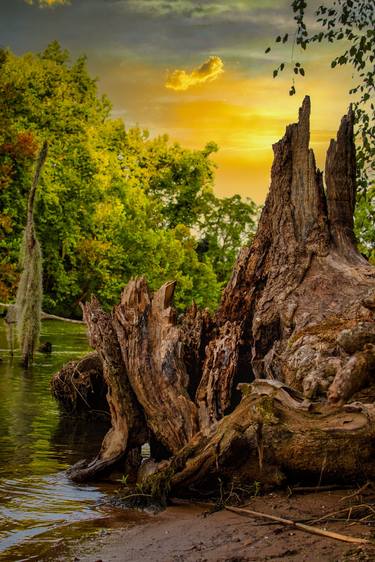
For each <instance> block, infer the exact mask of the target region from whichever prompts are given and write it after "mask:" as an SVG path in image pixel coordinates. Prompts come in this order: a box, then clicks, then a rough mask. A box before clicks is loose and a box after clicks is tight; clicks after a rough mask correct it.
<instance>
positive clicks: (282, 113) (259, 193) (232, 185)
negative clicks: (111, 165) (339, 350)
mask: <svg viewBox="0 0 375 562" xmlns="http://www.w3.org/2000/svg"><path fill="white" fill-rule="evenodd" d="M305 68H306V77H305V78H303V79H300V80H299V81H298V82H297V83H296V88H297V95H295V96H292V97H291V96H289V95H288V90H289V87H290V78H291V77H290V75H289V76H288V75H284V76H282V77H281V78H278V79H273V78H272V76H270V72H268V71H267V72H265V71H264V70H263V71H262V74H260V73H259V75H254V76H251V75H250V77H249V75H244V74H243V73H241V72H239V71H238V72H236V71H234V70H233V69H232V70H231V69H228V64H226V72H225V73H223V74H222V75H221V76H220V79H218V80H216V81H212V82H205V83H199V84H197V85H196V86H195V87H194V88H193V89H189V90H188V91H178V92H175V91H172V90H166V89H165V86H164V83H163V78H162V77H163V71H162V69H160V68H158V67H155V66H154V67H152V66H151V65H146V64H144V63H143V62H140V61H132V62H129V61H127V62H126V64H125V63H124V65H123V66H118V65H117V66H116V67H112V68H111V67H108V64H107V63H106V65H104V63H103V69H100V71H99V75H100V76H101V77H102V78H101V84H102V89H103V91H104V92H107V93H108V94H109V96H110V98H111V99H112V100H113V102H114V105H115V108H116V107H125V108H126V113H123V114H118V113H116V112H115V115H119V116H121V117H123V118H124V120H125V123H126V125H127V126H128V127H129V126H131V125H133V124H138V125H140V126H141V127H144V128H147V129H149V130H150V132H151V134H152V135H153V136H154V135H157V134H168V135H169V136H170V137H171V139H172V140H176V141H178V142H180V143H181V144H182V145H183V146H186V147H189V148H197V149H199V148H203V146H204V145H205V144H206V143H207V142H209V141H215V142H217V144H218V145H219V152H218V154H217V155H215V157H214V158H215V161H216V163H217V165H218V168H217V172H216V186H215V189H216V192H217V193H218V194H220V195H223V196H224V195H225V196H227V195H232V194H234V193H240V194H241V195H243V196H248V197H251V198H253V199H254V200H255V201H256V202H257V203H261V202H263V201H264V199H265V196H266V194H267V191H268V187H269V177H270V169H271V165H272V159H273V152H272V144H274V143H275V142H277V141H278V140H279V139H280V138H281V137H282V136H283V135H284V132H285V127H286V126H287V125H288V124H289V123H293V122H295V121H296V119H297V116H298V108H299V107H300V105H301V103H302V99H303V97H304V96H305V95H306V94H308V95H310V97H311V104H312V114H311V146H312V147H313V149H314V151H315V154H316V159H317V163H318V166H319V167H320V168H323V167H324V160H325V153H326V151H327V148H328V144H329V141H330V139H331V138H333V137H334V136H335V135H336V131H337V129H338V126H339V123H340V119H341V117H342V116H343V115H344V114H345V113H346V111H347V108H348V105H349V102H350V96H349V95H348V94H347V92H348V90H349V88H350V87H351V82H350V81H351V77H350V75H349V71H348V72H347V73H346V74H345V69H342V68H341V69H340V72H335V71H334V70H331V69H330V68H329V61H328V60H325V61H323V62H322V61H321V60H319V61H316V62H312V63H310V64H309V65H307V64H306V65H305ZM128 77H131V80H130V79H129V78H128ZM119 84H120V85H121V87H119ZM124 92H125V93H126V98H124V95H125V94H124Z"/></svg>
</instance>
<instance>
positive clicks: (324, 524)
mask: <svg viewBox="0 0 375 562" xmlns="http://www.w3.org/2000/svg"><path fill="white" fill-rule="evenodd" d="M351 494H353V490H336V491H330V492H320V493H314V494H311V493H309V494H298V495H297V494H293V495H292V496H289V494H287V493H272V494H269V495H267V496H264V497H258V498H254V499H253V500H251V502H249V504H248V505H249V507H250V508H251V509H253V510H258V511H263V512H265V513H269V514H272V515H277V516H282V517H285V518H289V519H294V520H298V521H301V522H309V523H310V524H315V525H317V526H320V527H321V528H325V529H328V530H330V531H336V532H340V533H344V534H347V535H352V536H356V537H363V538H370V539H371V536H372V534H373V529H374V527H372V524H371V523H367V524H366V523H365V521H359V519H360V518H363V517H365V516H366V514H367V515H368V513H369V510H370V512H371V509H373V507H372V506H374V502H375V496H374V494H373V493H372V492H371V493H369V494H366V493H365V494H364V495H362V496H352V497H349V496H350V495H351ZM359 505H363V506H367V507H363V508H362V509H363V511H362V512H359V511H358V508H357V507H356V506H359ZM350 507H352V510H351V512H350V510H349V508H350ZM208 510H209V506H207V505H204V504H196V505H191V504H186V503H182V502H175V503H174V505H172V506H170V507H169V508H168V509H167V510H166V511H164V512H163V513H160V514H158V515H155V516H152V515H149V516H147V517H144V518H142V521H139V524H138V525H136V526H133V527H131V528H127V529H121V528H120V529H114V530H112V531H110V532H109V533H108V534H106V535H99V536H98V537H97V540H91V541H83V542H81V543H78V544H75V545H74V546H72V547H71V549H70V552H69V555H67V554H65V558H64V560H72V561H73V560H74V561H75V562H78V561H79V562H94V561H99V560H102V561H103V562H119V561H123V560H129V561H130V560H131V562H141V561H142V562H143V561H146V562H185V561H187V562H214V561H215V562H219V561H222V562H224V561H226V562H240V561H241V562H245V561H254V560H256V561H263V560H274V561H277V562H281V561H285V560H295V561H296V562H297V561H298V562H304V561H306V562H307V561H308V562H311V561H318V560H319V561H327V562H328V561H329V562H336V561H337V562H338V561H340V562H342V561H347V562H349V561H354V560H374V559H375V548H374V547H372V546H366V547H363V546H361V547H358V546H356V545H351V544H348V543H344V542H338V541H336V540H332V539H328V538H324V537H318V536H314V535H310V534H307V533H305V532H302V531H299V530H296V529H293V528H289V527H283V526H281V525H279V524H270V523H268V522H265V521H264V520H261V519H253V518H247V517H243V516H239V515H237V514H234V513H230V512H228V511H220V512H216V513H212V514H209V513H208ZM344 510H346V511H344ZM332 512H340V513H338V514H336V515H335V516H334V517H333V518H332V517H331V518H330V519H328V520H322V521H320V522H316V523H314V520H316V519H318V518H321V517H323V516H325V515H327V514H330V513H332ZM355 518H356V519H357V520H355ZM370 519H372V520H374V517H369V520H370ZM62 559H63V558H61V560H62Z"/></svg>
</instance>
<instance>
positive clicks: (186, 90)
mask: <svg viewBox="0 0 375 562" xmlns="http://www.w3.org/2000/svg"><path fill="white" fill-rule="evenodd" d="M318 3H319V2H318V0H311V1H309V2H308V10H310V12H312V11H313V10H314V8H315V9H316V6H317V5H318ZM0 15H1V16H2V17H1V18H0V34H1V37H2V44H3V45H7V46H9V47H10V48H12V49H13V50H15V51H16V52H25V51H27V50H32V51H41V50H43V49H44V48H45V47H46V46H47V45H48V43H49V42H50V41H53V40H58V41H59V42H60V43H61V45H62V46H63V47H64V48H67V49H68V50H69V51H70V52H71V54H72V57H73V58H75V57H76V56H78V55H80V54H86V55H87V57H88V63H89V68H90V71H91V73H92V74H93V75H94V76H98V84H99V88H100V91H101V92H103V93H106V94H107V95H108V97H109V99H110V100H111V101H112V103H113V115H114V116H117V117H121V118H122V119H123V120H124V121H125V124H126V126H127V127H130V126H132V125H140V126H141V127H143V128H146V129H148V130H149V131H150V133H151V135H158V134H168V135H169V136H170V138H171V139H173V140H177V141H179V142H180V143H181V144H182V145H183V146H186V147H190V148H197V149H199V148H203V147H204V145H205V144H206V143H207V142H209V141H215V142H216V143H217V144H218V145H219V148H220V150H219V152H218V154H217V155H215V156H214V158H215V161H216V163H217V165H218V168H217V174H216V185H215V190H216V192H217V193H218V194H219V195H232V194H234V193H240V194H241V195H243V196H248V197H251V198H252V199H254V200H255V201H256V202H257V203H261V202H263V201H264V198H265V195H266V193H267V190H268V185H269V175H270V166H271V162H272V148H271V146H272V143H274V142H276V141H277V140H278V139H279V138H280V137H281V136H282V135H283V133H284V130H285V127H286V125H287V124H288V123H291V122H293V121H295V120H296V117H297V113H298V107H299V106H300V104H301V101H302V98H303V97H304V95H306V94H309V95H310V96H311V101H312V123H311V125H312V146H313V147H314V149H315V150H316V153H317V160H318V164H319V165H320V166H322V165H323V163H324V154H325V151H326V149H327V146H328V143H329V139H330V138H332V137H333V136H334V135H335V134H336V131H337V128H338V124H339V121H340V118H341V116H342V115H343V114H344V113H345V112H346V110H347V107H348V104H349V96H348V94H347V92H348V90H349V88H350V87H351V85H352V84H351V76H350V74H349V72H348V70H347V69H345V68H343V67H339V68H336V69H333V70H332V69H331V68H330V61H331V60H332V58H333V57H334V55H336V54H337V51H336V52H334V51H333V50H332V49H337V48H338V47H339V48H340V50H341V49H342V45H341V44H340V45H338V47H337V46H336V45H333V47H331V48H330V49H328V48H327V47H326V46H323V45H316V44H314V45H313V47H311V48H308V49H307V51H306V52H305V51H302V56H303V58H302V60H301V58H300V52H299V49H297V48H296V49H295V50H294V59H295V60H301V62H303V64H304V65H305V69H306V76H305V78H302V77H300V78H299V79H298V80H297V82H296V88H297V95H296V96H293V97H289V95H288V90H289V87H290V83H291V78H292V76H291V70H290V67H289V68H288V67H287V68H286V69H285V70H284V72H283V74H282V75H281V77H279V78H277V79H273V78H272V70H273V69H274V68H275V67H276V66H278V65H279V64H280V63H281V62H288V61H290V59H291V51H292V48H291V45H290V43H289V42H288V43H286V44H285V45H282V44H281V43H278V44H277V45H275V42H274V40H275V37H276V36H277V35H278V34H281V35H283V34H285V33H289V36H292V35H293V33H294V32H295V27H294V22H293V14H292V12H291V7H290V0H111V1H108V2H104V1H103V0H2V1H1V8H0ZM308 25H309V26H310V25H311V26H313V28H314V25H315V26H316V23H315V24H314V20H313V19H311V17H310V19H308ZM314 29H315V30H316V27H315V28H314ZM270 45H272V50H271V53H269V54H265V49H266V48H267V47H268V46H270Z"/></svg>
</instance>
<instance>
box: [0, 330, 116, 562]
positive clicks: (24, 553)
mask: <svg viewBox="0 0 375 562" xmlns="http://www.w3.org/2000/svg"><path fill="white" fill-rule="evenodd" d="M43 341H50V342H51V343H52V348H53V352H52V354H50V355H47V354H42V353H37V354H36V356H35V362H34V365H33V367H32V368H31V369H29V370H27V371H25V370H24V369H22V367H20V356H19V354H18V353H17V352H16V353H15V355H14V357H13V359H12V358H11V357H10V355H9V351H8V344H7V339H6V330H5V322H4V320H3V319H0V359H1V361H0V560H1V561H5V560H6V561H7V562H11V561H16V560H17V561H20V560H41V559H44V558H42V556H43V553H48V552H50V551H51V547H53V546H54V545H56V544H58V543H59V541H62V537H65V538H66V537H67V536H69V534H70V535H74V532H75V530H76V531H77V529H78V530H79V533H82V532H83V531H84V530H85V527H86V528H89V527H90V525H91V523H90V522H92V521H93V520H98V518H100V517H103V508H101V507H100V505H101V503H102V500H103V499H104V497H105V495H106V489H105V488H103V487H101V488H100V487H97V486H90V485H87V486H80V485H75V484H73V483H72V482H70V481H69V480H68V479H67V478H66V475H65V470H66V469H67V468H68V467H69V466H70V465H71V464H73V463H74V462H76V461H77V460H79V459H82V458H85V457H87V456H89V457H91V456H93V455H95V454H96V453H97V451H98V449H99V446H100V443H101V440H102V437H103V435H104V433H105V431H106V429H107V426H106V424H105V423H104V422H95V423H93V422H90V423H88V422H87V421H86V422H80V423H79V422H77V420H72V419H68V418H64V417H63V416H61V415H60V414H59V410H58V406H57V404H56V402H55V401H54V399H53V398H52V396H51V394H50V389H49V381H50V379H51V376H52V374H53V373H54V372H56V371H57V370H59V368H60V367H61V366H62V365H63V364H64V363H65V362H67V361H69V360H70V359H74V358H77V357H79V356H81V355H83V354H84V353H86V352H87V351H88V343H87V337H86V333H85V327H84V326H82V325H77V324H68V323H65V322H58V321H44V322H43V323H42V336H41V342H43ZM46 556H47V554H46ZM46 559H48V557H47V558H46ZM52 559H53V557H52Z"/></svg>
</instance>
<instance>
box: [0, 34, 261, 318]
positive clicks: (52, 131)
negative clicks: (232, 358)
mask: <svg viewBox="0 0 375 562" xmlns="http://www.w3.org/2000/svg"><path fill="white" fill-rule="evenodd" d="M0 64H1V73H0V125H1V127H0V249H1V257H0V292H1V293H2V295H3V298H4V300H5V299H8V300H9V299H11V298H12V296H13V295H14V292H15V287H16V284H17V279H18V277H17V265H16V264H17V254H18V251H19V247H20V244H21V240H22V230H23V225H24V224H25V220H26V202H27V187H26V186H27V185H30V182H31V173H32V163H33V161H34V159H35V154H36V152H37V149H38V146H39V145H40V144H41V142H42V140H44V139H46V140H47V141H48V144H49V157H48V161H47V162H46V165H45V169H44V173H43V178H42V179H41V182H40V187H39V189H38V193H39V196H38V200H37V203H36V205H37V208H36V230H37V233H38V238H39V240H40V242H41V246H42V251H43V256H44V271H43V287H44V303H43V306H44V308H45V309H46V310H48V311H51V312H54V313H57V314H60V315H62V316H64V315H76V314H77V315H78V314H80V309H79V304H78V303H79V301H82V300H86V299H88V298H89V296H90V295H91V294H92V293H95V294H97V296H98V297H99V298H100V300H101V301H102V303H103V304H104V305H105V306H111V305H112V304H114V303H115V302H116V301H117V300H118V298H119V293H120V291H121V289H122V287H123V286H124V285H125V284H126V282H127V281H128V280H129V279H130V278H131V277H134V276H136V275H142V274H146V276H147V279H148V282H149V284H150V286H151V287H152V288H154V289H155V288H157V287H158V286H160V284H161V283H163V282H164V281H167V280H170V279H177V281H178V286H177V291H176V297H175V301H176V303H177V306H178V308H179V309H183V308H184V307H186V306H187V305H189V304H190V303H191V301H192V300H193V299H194V300H195V301H196V302H197V303H198V304H200V305H201V306H208V307H210V308H214V307H215V306H216V304H217V302H218V299H219V296H220V290H221V287H222V284H223V282H224V281H225V280H226V277H225V275H227V274H225V272H228V271H229V269H230V266H231V265H232V263H233V260H234V256H235V253H236V252H237V251H238V250H239V246H240V244H241V243H242V242H243V240H244V239H245V238H246V239H247V235H246V236H243V235H242V234H241V235H239V233H238V232H237V230H236V229H235V228H234V229H232V232H233V236H232V234H231V233H229V232H228V235H227V236H226V241H225V244H224V239H223V235H222V232H221V231H220V229H219V228H217V229H216V231H215V232H216V234H214V233H211V237H210V247H207V250H206V251H202V243H201V241H200V240H199V237H205V238H207V235H208V229H207V227H204V224H205V221H206V220H207V221H209V222H210V224H214V220H213V210H212V209H213V208H214V207H215V205H216V207H217V208H219V207H220V205H221V202H220V201H221V200H219V199H217V198H216V197H215V196H214V195H213V191H212V189H213V180H214V164H213V162H212V160H211V159H210V155H211V154H212V152H214V151H215V150H217V147H216V145H215V144H213V143H210V144H208V145H207V146H206V147H205V148H204V149H203V150H187V149H184V148H182V147H181V146H180V145H178V144H176V143H174V144H173V143H171V142H170V141H169V139H168V137H167V136H161V137H157V138H153V139H150V138H149V135H148V132H147V131H143V130H140V129H139V128H137V127H135V128H130V129H128V130H126V129H125V127H124V124H123V122H122V121H120V120H115V119H112V118H111V116H110V111H111V105H110V103H109V101H108V99H107V98H106V97H100V96H99V95H98V92H97V85H96V81H95V80H94V79H92V78H91V77H90V76H89V74H88V71H87V68H86V60H85V58H84V57H80V58H79V59H78V60H77V61H75V62H71V61H70V57H69V53H68V52H67V51H65V50H63V49H61V47H60V46H59V45H58V43H56V42H54V43H52V44H51V45H49V46H48V47H47V49H46V50H45V51H44V52H43V53H41V54H31V53H28V54H25V55H23V56H21V57H18V56H16V55H14V54H13V53H11V52H10V51H0ZM207 201H211V203H210V205H208V203H207ZM239 201H240V199H239V198H238V199H233V205H234V207H236V206H237V207H238V204H239ZM226 206H227V211H226V212H228V213H229V212H231V211H230V209H229V207H230V202H229V200H228V201H227V204H226ZM205 213H206V214H205ZM247 216H248V217H249V220H250V218H251V220H252V217H250V215H249V214H248V215H247ZM241 224H243V225H244V228H245V223H244V222H242V223H241ZM251 225H252V226H251V228H253V222H251ZM228 226H229V225H228ZM246 228H248V227H247V225H246ZM215 236H218V237H219V238H218V241H217V242H215V240H214V238H215ZM218 248H221V251H222V253H223V255H222V256H221V257H220V259H218V257H217V255H216V254H217V252H218ZM215 252H216V254H215ZM224 262H225V267H224V266H223V263H224ZM224 270H225V271H224Z"/></svg>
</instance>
